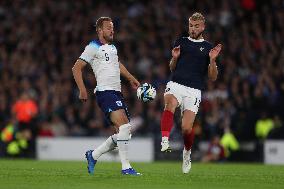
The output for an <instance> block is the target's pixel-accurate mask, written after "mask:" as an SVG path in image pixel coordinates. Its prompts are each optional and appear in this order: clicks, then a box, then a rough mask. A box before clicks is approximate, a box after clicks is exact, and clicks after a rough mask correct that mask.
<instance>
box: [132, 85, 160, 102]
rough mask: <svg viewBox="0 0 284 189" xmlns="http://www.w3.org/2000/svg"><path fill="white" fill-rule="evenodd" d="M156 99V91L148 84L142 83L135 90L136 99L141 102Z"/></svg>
mask: <svg viewBox="0 0 284 189" xmlns="http://www.w3.org/2000/svg"><path fill="white" fill-rule="evenodd" d="M155 97H156V89H155V88H154V87H153V86H152V85H151V84H149V83H144V84H143V85H141V86H139V87H138V89H137V98H138V99H139V100H142V101H143V102H149V101H151V100H154V98H155Z"/></svg>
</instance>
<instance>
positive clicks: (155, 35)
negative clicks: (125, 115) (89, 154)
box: [0, 0, 284, 140]
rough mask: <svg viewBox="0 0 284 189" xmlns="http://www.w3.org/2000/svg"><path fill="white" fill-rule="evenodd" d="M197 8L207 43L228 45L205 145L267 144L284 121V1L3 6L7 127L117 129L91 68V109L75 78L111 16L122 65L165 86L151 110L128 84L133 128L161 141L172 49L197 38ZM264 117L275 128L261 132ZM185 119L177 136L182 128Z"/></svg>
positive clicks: (203, 113) (201, 132) (211, 91)
mask: <svg viewBox="0 0 284 189" xmlns="http://www.w3.org/2000/svg"><path fill="white" fill-rule="evenodd" d="M196 11H198V12H201V13H203V14H204V15H205V17H206V31H205V33H204V36H205V38H206V39H207V40H208V41H210V42H212V43H213V44H217V43H222V44H223V50H222V54H221V56H220V59H219V60H218V61H219V63H218V64H219V78H218V80H217V81H216V82H214V83H212V82H208V86H207V89H206V90H205V91H204V92H203V100H202V104H201V106H200V111H199V114H198V116H197V119H196V122H195V127H196V128H197V129H196V131H197V135H198V138H199V139H201V140H204V139H206V140H208V139H211V138H212V137H214V136H216V135H219V136H220V135H222V134H223V133H224V131H230V132H232V133H233V134H234V135H235V136H236V138H237V139H238V140H253V139H256V138H257V137H259V138H265V137H267V135H268V133H269V131H270V130H273V129H274V128H277V127H281V126H282V121H283V120H282V119H283V118H284V40H283V37H284V1H283V0H273V1H264V0H263V1H254V0H235V1H226V0H222V1H217V0H204V1H194V0H188V1H185V0H184V1H183V0H176V1H172V0H155V1H148V0H146V1H135V0H128V1H127V0H126V1H115V2H114V1H90V0H80V1H69V0H61V1H55V0H51V1H45V0H37V1H35V0H30V1H25V0H17V1H9V0H1V1H0V22H1V27H0V128H4V127H5V126H6V125H8V124H11V123H12V124H15V125H18V127H20V128H21V127H29V124H31V125H32V128H33V131H32V133H33V134H34V135H36V136H49V137H53V136H54V137H58V136H98V135H103V136H104V135H109V134H110V133H112V132H113V128H112V127H110V126H109V125H107V124H106V122H105V120H104V117H103V114H102V112H101V111H100V109H99V108H98V106H97V104H96V102H95V95H94V94H93V89H94V88H95V85H96V83H95V79H94V75H93V73H92V71H91V69H90V67H88V69H87V70H85V72H84V79H85V83H86V86H87V88H88V91H89V99H88V101H87V102H85V103H82V102H80V101H79V100H78V90H77V87H76V85H75V82H74V79H73V76H72V71H71V68H72V66H73V64H74V63H75V61H76V60H77V58H78V57H79V56H80V54H81V53H82V52H83V50H84V47H85V46H86V45H87V44H88V43H89V42H90V41H91V40H93V39H96V32H95V28H94V23H95V21H96V19H97V18H99V17H100V16H110V17H111V18H112V19H113V22H114V25H115V42H114V43H115V45H116V46H117V48H118V51H119V57H120V60H121V62H122V63H123V64H124V65H125V66H126V67H127V68H128V70H129V71H130V72H131V73H132V74H133V75H135V76H136V77H137V78H138V79H139V80H140V82H141V83H143V82H148V83H152V84H153V85H154V86H155V87H156V88H157V94H158V95H157V98H156V99H155V100H154V101H153V102H151V103H148V104H144V103H142V102H139V101H138V100H137V98H136V91H133V90H132V89H131V88H130V86H129V85H128V83H127V81H125V80H124V79H122V83H123V85H122V90H123V94H124V97H125V99H126V102H127V104H128V107H129V110H130V113H131V117H132V120H131V123H132V125H133V127H134V129H133V130H134V131H135V133H136V135H143V136H146V135H155V136H160V133H159V131H160V116H161V112H162V110H163V92H164V89H165V84H166V82H167V80H168V79H169V75H170V71H169V68H168V64H169V60H170V58H171V47H172V44H173V42H174V41H175V39H177V38H178V37H179V36H187V35H188V34H187V31H188V18H189V16H190V15H191V14H192V13H194V12H196ZM26 101H29V102H28V103H26ZM19 104H20V105H19ZM29 108H31V109H29ZM26 111H27V112H26ZM23 114H24V118H23ZM261 120H269V124H270V126H269V129H268V132H265V133H264V134H262V135H261V134H260V135H258V134H259V133H261V132H258V134H257V132H256V129H257V128H258V127H257V126H256V125H257V123H259V122H260V121H261ZM179 122H180V120H176V129H175V130H174V131H173V132H175V131H179V127H180V126H179ZM265 123H267V122H265ZM259 127H261V126H259ZM264 127H266V125H265V126H264Z"/></svg>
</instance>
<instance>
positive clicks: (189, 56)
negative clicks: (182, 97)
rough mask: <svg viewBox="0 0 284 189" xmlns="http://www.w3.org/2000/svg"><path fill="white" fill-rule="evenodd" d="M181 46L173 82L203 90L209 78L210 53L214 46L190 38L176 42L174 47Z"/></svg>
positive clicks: (183, 38)
mask: <svg viewBox="0 0 284 189" xmlns="http://www.w3.org/2000/svg"><path fill="white" fill-rule="evenodd" d="M179 45H180V56H179V58H178V60H177V64H176V68H175V69H174V70H173V72H172V75H171V81H174V82H176V83H179V84H181V85H184V86H188V87H191V88H195V89H199V90H203V89H204V88H205V82H206V80H207V78H208V65H209V63H210V59H209V51H210V50H211V49H212V48H213V45H212V44H211V43H209V42H208V41H205V40H204V39H200V40H194V39H191V38H189V37H182V38H179V39H178V40H176V42H175V44H174V47H177V46H179Z"/></svg>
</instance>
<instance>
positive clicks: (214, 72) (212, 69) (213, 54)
mask: <svg viewBox="0 0 284 189" xmlns="http://www.w3.org/2000/svg"><path fill="white" fill-rule="evenodd" d="M221 49H222V45H221V44H218V45H217V46H216V47H214V48H213V49H211V50H210V52H209V58H210V64H209V66H208V78H209V79H210V80H211V81H216V79H217V76H218V69H217V65H216V58H217V57H218V56H219V53H220V51H221Z"/></svg>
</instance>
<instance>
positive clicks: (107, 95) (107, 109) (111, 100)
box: [95, 90, 130, 124]
mask: <svg viewBox="0 0 284 189" xmlns="http://www.w3.org/2000/svg"><path fill="white" fill-rule="evenodd" d="M95 94H96V100H97V103H98V105H99V107H100V108H101V110H102V111H103V112H104V114H105V118H106V119H107V121H108V123H109V124H112V122H111V120H110V113H111V112H112V111H116V110H120V109H124V110H125V114H126V116H127V118H128V120H129V121H130V115H129V112H128V110H127V106H126V104H125V102H124V99H123V96H122V93H121V92H119V91H113V90H107V91H97V92H96V93H95Z"/></svg>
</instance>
